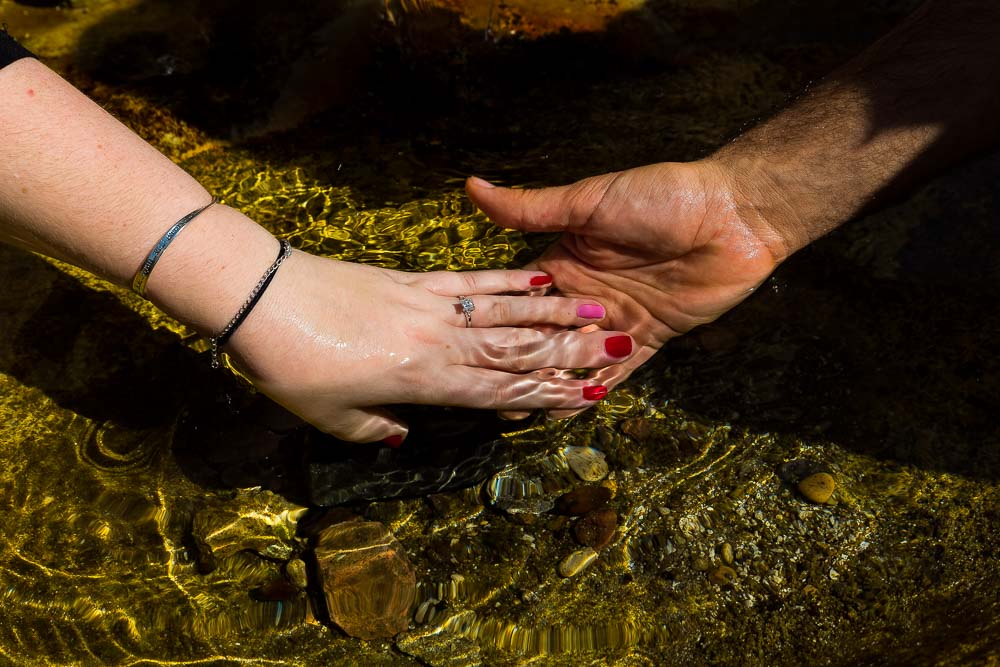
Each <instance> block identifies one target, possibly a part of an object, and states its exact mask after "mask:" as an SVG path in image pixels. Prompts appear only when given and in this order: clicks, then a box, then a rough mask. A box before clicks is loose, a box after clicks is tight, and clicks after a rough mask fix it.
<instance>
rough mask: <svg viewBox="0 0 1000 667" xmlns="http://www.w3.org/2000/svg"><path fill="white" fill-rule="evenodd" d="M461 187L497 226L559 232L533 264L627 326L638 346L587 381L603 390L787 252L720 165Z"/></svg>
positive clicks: (616, 325) (715, 311)
mask: <svg viewBox="0 0 1000 667" xmlns="http://www.w3.org/2000/svg"><path fill="white" fill-rule="evenodd" d="M466 190H467V191H468V193H469V196H470V197H471V198H472V200H473V201H474V202H475V203H476V204H477V205H478V206H479V207H480V208H481V209H482V210H483V211H485V212H486V213H487V215H489V216H490V218H491V219H492V220H493V221H494V222H495V223H496V224H498V225H502V226H504V227H509V228H513V229H520V230H524V231H529V232H553V231H561V232H564V233H563V235H562V237H561V238H560V239H559V241H557V242H556V243H555V244H553V245H552V247H550V248H549V249H548V250H547V251H546V252H545V254H544V255H542V257H541V258H540V259H539V260H538V261H537V262H535V263H534V264H533V266H532V268H539V269H541V270H543V271H545V272H547V273H548V274H549V275H551V276H552V277H553V278H554V285H553V286H554V288H556V289H558V290H559V293H561V294H563V295H567V296H581V295H588V296H592V297H594V298H597V299H599V300H600V301H601V303H603V304H604V305H605V306H606V307H607V308H608V318H607V319H606V320H605V321H603V322H601V323H600V326H602V327H605V326H606V327H609V328H613V329H621V330H622V331H627V332H628V333H630V334H631V335H632V336H633V338H634V339H635V341H636V343H637V344H638V346H639V349H638V351H637V353H636V354H635V355H633V356H630V357H628V358H627V359H624V360H622V361H621V362H619V363H615V364H612V365H609V366H606V367H604V368H602V369H600V370H598V371H597V372H596V373H594V374H593V375H592V376H591V377H592V380H593V381H594V382H597V383H600V384H601V385H603V386H606V387H608V388H611V387H613V386H615V385H617V384H618V383H619V382H621V381H623V380H624V379H625V378H627V377H628V376H629V374H630V373H631V372H632V371H633V370H635V369H636V368H638V367H639V366H640V365H641V364H642V363H643V362H644V361H646V360H647V359H649V358H650V357H651V356H652V355H653V354H654V353H655V352H656V351H657V350H658V349H660V347H661V346H662V345H663V343H664V342H665V341H667V340H669V339H670V338H673V337H675V336H679V335H681V334H683V333H685V332H687V331H689V330H690V329H692V328H693V327H695V326H697V325H699V324H704V323H706V322H710V321H712V320H714V319H715V318H717V317H719V316H720V315H721V314H722V313H724V312H726V311H727V310H729V309H730V308H732V307H733V306H735V305H736V304H738V303H739V302H740V301H742V300H743V299H745V298H746V297H747V296H749V295H750V294H751V293H752V292H753V291H754V290H755V289H756V288H757V287H758V286H759V285H760V284H761V282H763V281H764V279H766V278H767V276H768V275H769V274H770V273H771V271H772V270H773V269H774V268H775V266H777V264H778V262H779V261H781V260H782V259H783V258H784V256H785V250H784V246H783V244H782V239H781V238H780V237H779V236H778V234H777V233H776V232H775V231H774V230H773V229H772V228H770V227H769V226H768V225H767V224H765V222H764V221H763V219H762V218H760V217H759V216H756V215H755V212H754V210H751V209H746V208H744V207H742V206H741V205H740V201H742V200H741V197H740V194H739V192H738V189H737V187H736V185H735V181H734V179H732V178H730V176H729V175H728V173H727V172H726V171H725V170H723V169H722V168H721V167H720V166H719V165H717V164H715V163H713V162H708V161H705V162H700V163H687V164H681V163H662V164H655V165H650V166H647V167H640V168H637V169H630V170H627V171H623V172H618V173H613V174H605V175H603V176H596V177H593V178H587V179H584V180H582V181H578V182H577V183H573V184H572V185H566V186H562V187H553V188H544V189H540V190H511V189H508V188H497V187H493V186H492V185H490V184H488V183H486V182H485V181H482V180H480V179H470V180H469V182H468V183H467V184H466ZM577 411H578V410H575V409H573V408H570V407H563V408H559V409H556V410H553V411H551V412H550V414H551V415H552V416H554V417H563V416H568V415H569V414H573V413H574V412H577Z"/></svg>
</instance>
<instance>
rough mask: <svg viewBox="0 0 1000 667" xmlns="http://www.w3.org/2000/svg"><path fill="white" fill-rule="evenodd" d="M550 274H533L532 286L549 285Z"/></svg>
mask: <svg viewBox="0 0 1000 667" xmlns="http://www.w3.org/2000/svg"><path fill="white" fill-rule="evenodd" d="M551 284H552V276H534V277H533V278H532V279H531V286H532V287H540V286H541V285H551Z"/></svg>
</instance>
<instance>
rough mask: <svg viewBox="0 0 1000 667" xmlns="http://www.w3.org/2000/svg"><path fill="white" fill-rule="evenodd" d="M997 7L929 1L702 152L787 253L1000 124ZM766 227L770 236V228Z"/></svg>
mask: <svg viewBox="0 0 1000 667" xmlns="http://www.w3.org/2000/svg"><path fill="white" fill-rule="evenodd" d="M997 71H1000V7H998V6H997V5H996V4H995V3H990V2H982V1H980V2H976V1H972V0H952V1H949V2H945V1H943V0H933V1H931V2H928V3H927V4H925V5H924V6H923V7H921V8H920V9H919V10H918V11H917V12H915V13H914V14H913V15H912V16H910V17H909V18H908V19H907V20H905V21H904V22H903V23H902V24H900V25H899V26H897V27H896V28H895V29H894V30H892V31H891V32H890V33H889V34H887V35H886V36H885V37H883V38H882V39H880V40H879V41H878V42H876V43H875V44H874V45H872V46H871V47H870V48H869V49H867V50H866V51H865V52H864V53H862V54H861V55H860V56H858V57H857V58H855V59H854V60H852V61H851V62H849V63H848V64H847V65H845V66H844V67H842V68H841V69H839V70H837V71H835V72H834V73H833V74H831V75H830V76H829V77H827V78H826V79H825V80H823V81H822V82H820V83H819V84H818V85H817V86H816V87H815V88H814V89H812V90H810V91H807V92H806V93H805V94H804V95H803V96H802V97H801V98H800V99H799V100H797V101H796V102H795V103H794V104H792V105H791V106H790V107H789V108H788V109H786V110H784V111H783V112H781V113H779V114H778V115H777V116H775V117H774V118H772V119H770V120H768V121H767V122H765V123H763V124H761V125H760V126H758V127H755V128H754V129H752V130H750V131H748V132H746V133H744V134H743V135H741V136H740V137H739V138H737V139H736V140H735V141H733V142H732V143H730V144H729V145H727V146H725V147H723V148H722V149H720V150H719V151H718V152H717V153H716V154H715V155H714V156H712V158H710V160H709V161H710V162H714V163H715V164H717V165H719V166H721V167H723V169H724V170H725V171H726V172H728V173H729V174H730V175H731V178H733V179H734V181H735V189H736V191H737V193H738V198H739V199H741V201H740V202H738V204H739V205H740V206H742V207H743V208H744V211H743V213H744V216H745V217H746V218H748V219H755V218H756V219H760V220H762V221H763V222H764V223H765V226H766V227H768V228H770V230H773V231H774V232H775V233H776V236H777V238H772V239H770V240H771V241H772V242H773V243H775V244H776V245H779V246H783V247H778V248H777V250H778V254H779V255H780V256H782V257H783V256H787V255H788V254H791V253H792V252H795V251H796V250H798V249H800V248H802V247H803V246H805V245H806V244H808V243H809V242H811V241H813V240H815V239H816V238H818V237H820V236H822V235H823V234H826V233H827V232H829V231H830V230H831V229H833V228H835V227H837V226H838V225H840V224H842V223H844V222H845V221H847V220H849V219H851V218H853V217H855V216H857V215H858V214H859V213H862V212H864V211H865V210H867V209H870V208H873V207H875V206H878V205H880V204H881V203H882V202H883V201H885V200H887V199H889V198H891V197H892V195H893V193H894V192H895V191H897V190H902V189H904V188H907V187H912V186H913V185H914V184H916V183H919V182H920V181H922V180H924V179H927V178H929V177H931V176H933V175H934V174H936V173H937V172H938V171H940V170H941V169H942V168H943V167H945V166H947V165H949V164H951V163H953V162H954V161H955V160H957V159H960V158H962V157H966V156H968V155H970V154H972V153H975V152H977V151H981V150H984V149H986V148H989V147H990V146H992V145H994V144H995V143H996V141H997V139H998V133H1000V80H998V79H997V78H996V72H997ZM772 236H773V235H772Z"/></svg>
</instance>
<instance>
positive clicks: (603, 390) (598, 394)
mask: <svg viewBox="0 0 1000 667" xmlns="http://www.w3.org/2000/svg"><path fill="white" fill-rule="evenodd" d="M607 395H608V388H607V387H605V386H604V385H603V384H599V385H595V386H593V387H584V388H583V397H584V398H585V399H587V400H588V401H599V400H601V399H602V398H604V397H605V396H607Z"/></svg>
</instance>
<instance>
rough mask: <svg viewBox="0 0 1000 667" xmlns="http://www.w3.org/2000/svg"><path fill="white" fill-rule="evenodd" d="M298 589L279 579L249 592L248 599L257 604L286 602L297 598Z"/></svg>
mask: <svg viewBox="0 0 1000 667" xmlns="http://www.w3.org/2000/svg"><path fill="white" fill-rule="evenodd" d="M299 593H300V591H299V589H298V588H296V587H295V586H294V585H293V584H291V583H290V582H289V581H288V580H286V579H284V578H281V579H275V580H274V581H272V582H270V583H268V584H264V585H263V586H261V587H260V588H255V589H254V590H252V591H250V597H252V598H253V599H254V600H257V601H258V602H274V601H277V600H280V601H282V602H286V601H288V600H293V599H295V598H297V597H298V596H299Z"/></svg>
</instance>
